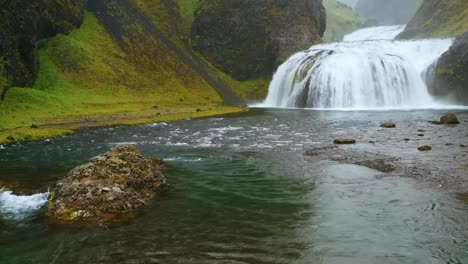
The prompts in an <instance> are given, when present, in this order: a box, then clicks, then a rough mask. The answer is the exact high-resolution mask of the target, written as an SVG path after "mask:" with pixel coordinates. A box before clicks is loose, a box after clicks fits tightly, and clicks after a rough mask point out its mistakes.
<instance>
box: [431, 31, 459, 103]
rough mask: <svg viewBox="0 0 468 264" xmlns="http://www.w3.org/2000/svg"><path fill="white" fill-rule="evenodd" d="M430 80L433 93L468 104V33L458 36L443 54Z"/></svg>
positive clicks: (434, 67)
mask: <svg viewBox="0 0 468 264" xmlns="http://www.w3.org/2000/svg"><path fill="white" fill-rule="evenodd" d="M428 81H429V91H430V92H431V93H432V94H433V95H435V96H438V97H443V98H447V99H449V100H450V101H451V102H456V103H457V104H461V105H468V33H466V34H464V35H462V36H460V37H458V38H457V39H456V40H455V41H454V43H453V45H452V46H451V47H450V49H449V50H448V51H447V52H445V53H444V54H442V56H441V57H440V59H439V60H438V62H437V63H436V64H435V65H434V66H433V70H432V74H431V75H430V78H429V80H428Z"/></svg>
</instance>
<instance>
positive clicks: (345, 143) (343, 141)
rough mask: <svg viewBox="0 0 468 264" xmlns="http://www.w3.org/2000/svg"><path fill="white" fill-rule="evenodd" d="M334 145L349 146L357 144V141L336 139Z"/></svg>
mask: <svg viewBox="0 0 468 264" xmlns="http://www.w3.org/2000/svg"><path fill="white" fill-rule="evenodd" d="M333 143H335V144H337V145H347V144H356V140H354V139H344V138H342V139H335V140H334V141H333Z"/></svg>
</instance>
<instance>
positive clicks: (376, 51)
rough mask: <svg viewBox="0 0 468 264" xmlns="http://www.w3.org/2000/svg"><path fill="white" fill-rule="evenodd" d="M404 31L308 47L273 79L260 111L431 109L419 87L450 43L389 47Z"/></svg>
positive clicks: (364, 33) (382, 30) (365, 33)
mask: <svg viewBox="0 0 468 264" xmlns="http://www.w3.org/2000/svg"><path fill="white" fill-rule="evenodd" d="M403 29H404V26H389V27H376V28H368V29H363V30H359V31H356V32H354V33H351V34H349V35H347V36H346V37H345V38H344V41H343V42H339V43H330V44H322V45H316V46H313V47H312V48H311V49H309V50H307V51H304V52H300V53H297V54H295V55H293V56H292V57H291V58H289V60H288V61H286V62H285V63H284V64H283V65H281V66H280V67H279V69H278V71H277V72H276V73H275V75H274V77H273V80H272V82H271V84H270V88H269V93H268V97H267V98H266V100H265V102H264V103H263V104H262V106H264V107H291V108H319V109H320V108H323V109H371V108H437V107H441V105H439V104H438V103H437V102H435V101H434V99H433V98H432V97H431V96H430V95H429V93H428V89H427V86H426V83H425V81H424V80H425V74H426V71H427V69H428V67H429V66H430V65H431V64H432V63H434V62H435V61H436V60H437V59H438V58H439V57H440V55H441V54H442V53H443V52H445V51H446V50H447V49H448V48H449V47H450V45H451V43H452V40H451V39H427V40H417V41H416V40H415V41H395V40H393V38H394V37H395V36H396V35H398V34H399V33H400V32H401V31H402V30H403Z"/></svg>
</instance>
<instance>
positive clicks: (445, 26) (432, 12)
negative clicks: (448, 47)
mask: <svg viewBox="0 0 468 264" xmlns="http://www.w3.org/2000/svg"><path fill="white" fill-rule="evenodd" d="M466 32H468V1H466V0H424V3H423V4H422V5H421V8H419V10H418V12H417V13H416V15H415V16H414V17H413V19H412V20H411V21H410V22H409V23H408V26H407V27H406V29H405V31H403V32H402V33H401V34H400V36H399V37H400V38H403V39H412V38H431V37H439V38H446V37H455V36H459V35H462V34H463V33H466Z"/></svg>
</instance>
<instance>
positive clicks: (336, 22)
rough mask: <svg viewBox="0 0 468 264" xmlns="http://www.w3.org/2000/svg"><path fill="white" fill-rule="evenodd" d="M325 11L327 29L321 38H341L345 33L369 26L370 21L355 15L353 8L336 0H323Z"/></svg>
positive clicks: (334, 39) (333, 39)
mask: <svg viewBox="0 0 468 264" xmlns="http://www.w3.org/2000/svg"><path fill="white" fill-rule="evenodd" d="M323 5H324V6H325V10H326V11H327V29H326V30H325V34H324V35H323V40H325V41H328V42H331V41H336V40H341V39H342V38H343V37H344V36H345V35H346V34H349V33H351V32H354V31H356V30H358V29H361V28H364V27H367V26H371V25H372V21H371V20H369V19H367V18H364V17H361V16H359V15H357V14H356V13H355V12H354V11H353V9H352V8H351V7H349V6H347V5H345V4H343V3H341V2H338V1H336V0H324V1H323Z"/></svg>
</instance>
